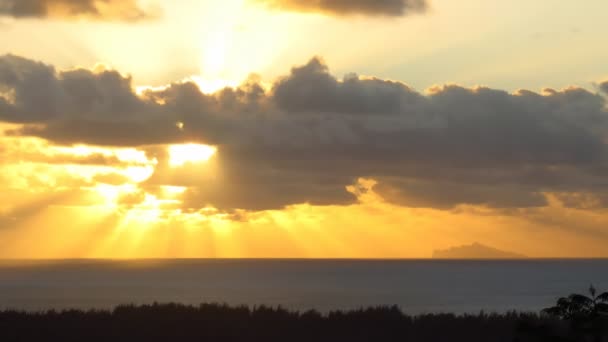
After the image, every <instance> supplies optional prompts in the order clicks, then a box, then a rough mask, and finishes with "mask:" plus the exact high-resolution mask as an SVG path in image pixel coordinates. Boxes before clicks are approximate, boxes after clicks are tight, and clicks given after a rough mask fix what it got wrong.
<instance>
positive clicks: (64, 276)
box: [0, 260, 608, 314]
mask: <svg viewBox="0 0 608 342" xmlns="http://www.w3.org/2000/svg"><path fill="white" fill-rule="evenodd" d="M591 283H593V284H594V285H595V286H596V287H597V288H598V290H599V291H608V260H518V261H436V260H425V261H415V260H405V261H402V260H378V261H369V260H360V261H358V260H142V261H102V260H70V261H0V309H6V308H11V309H19V310H36V311H37V310H44V309H64V308H79V309H91V308H96V309H107V308H112V307H114V306H116V305H119V304H127V303H134V304H143V303H153V302H161V303H165V302H178V303H185V304H195V305H196V304H199V303H203V302H205V303H208V302H212V303H228V304H232V305H240V304H245V305H250V306H253V305H260V304H265V305H272V306H279V305H280V306H282V307H285V308H289V309H294V310H307V309H317V310H320V311H323V312H327V311H330V310H335V309H355V308H359V307H366V306H378V305H398V306H400V307H401V308H402V310H403V311H404V312H407V313H411V314H419V313H436V312H454V313H465V312H467V313H477V312H479V311H480V310H484V311H489V312H504V311H508V310H521V311H538V310H540V309H542V308H545V307H547V306H550V305H551V304H553V303H554V302H555V300H556V298H557V297H559V296H563V295H567V294H570V293H572V292H586V291H587V289H588V288H589V285H590V284H591Z"/></svg>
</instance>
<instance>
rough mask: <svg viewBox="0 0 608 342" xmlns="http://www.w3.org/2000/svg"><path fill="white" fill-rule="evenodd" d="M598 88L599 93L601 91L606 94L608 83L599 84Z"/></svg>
mask: <svg viewBox="0 0 608 342" xmlns="http://www.w3.org/2000/svg"><path fill="white" fill-rule="evenodd" d="M599 88H600V90H601V91H603V92H604V93H605V94H608V81H604V82H600V84H599Z"/></svg>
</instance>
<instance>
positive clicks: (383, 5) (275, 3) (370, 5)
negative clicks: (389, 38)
mask: <svg viewBox="0 0 608 342" xmlns="http://www.w3.org/2000/svg"><path fill="white" fill-rule="evenodd" d="M251 1H253V2H257V3H259V4H262V5H265V6H267V7H270V8H274V9H278V10H286V11H297V12H321V13H327V14H331V15H338V16H345V15H365V16H392V17H398V16H405V15H408V14H411V13H415V12H423V11H425V10H426V8H427V6H428V5H427V1H426V0H251Z"/></svg>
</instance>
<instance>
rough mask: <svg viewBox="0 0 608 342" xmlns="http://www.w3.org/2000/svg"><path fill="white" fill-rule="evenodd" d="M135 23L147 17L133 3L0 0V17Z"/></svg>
mask: <svg viewBox="0 0 608 342" xmlns="http://www.w3.org/2000/svg"><path fill="white" fill-rule="evenodd" d="M1 15H4V16H10V17H14V18H63V19H69V18H80V17H85V18H90V19H96V20H125V21H137V20H141V19H144V18H147V17H149V16H150V13H147V12H146V11H144V10H143V9H142V8H140V7H139V6H138V4H137V1H136V0H0V16H1Z"/></svg>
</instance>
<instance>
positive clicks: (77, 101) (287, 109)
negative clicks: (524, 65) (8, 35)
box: [0, 56, 608, 210]
mask: <svg viewBox="0 0 608 342" xmlns="http://www.w3.org/2000/svg"><path fill="white" fill-rule="evenodd" d="M0 89H4V90H5V92H7V93H11V94H13V95H12V98H13V100H12V101H10V100H7V101H5V109H4V110H3V111H1V112H0V118H2V120H4V121H10V122H16V123H22V124H23V125H22V127H21V128H19V129H16V130H13V131H12V132H11V134H13V135H35V136H39V137H42V138H46V139H49V140H52V141H54V142H60V143H77V142H78V143H89V144H98V145H113V146H146V145H159V144H167V143H179V142H201V143H206V144H212V145H216V146H217V147H218V151H219V153H218V155H217V158H216V159H215V161H214V163H216V164H217V169H218V171H217V174H216V176H214V177H211V176H210V175H208V174H207V171H206V170H205V168H208V166H201V169H196V168H189V169H188V170H179V169H171V168H169V167H168V166H167V165H166V162H167V156H166V153H165V152H163V150H162V149H158V148H150V155H151V156H154V157H156V158H157V159H158V160H159V162H160V164H159V167H158V169H157V171H156V174H155V175H154V176H153V177H152V179H151V180H150V181H149V182H148V184H147V185H148V186H158V185H163V184H173V185H184V186H188V187H189V190H188V192H187V193H186V206H187V207H188V208H191V209H196V208H200V207H204V206H206V205H214V206H217V207H219V208H221V209H236V208H240V209H256V210H257V209H268V208H280V207H282V206H285V205H290V204H297V203H304V202H308V203H314V204H348V203H353V202H354V201H355V200H356V198H355V197H354V196H353V195H352V194H351V193H348V192H347V191H346V190H345V188H346V186H349V185H351V184H353V183H355V182H356V181H357V179H358V178H373V179H375V180H377V181H378V185H377V186H376V187H375V190H376V191H378V192H379V193H380V194H381V195H382V196H384V197H385V198H386V199H387V200H388V201H390V202H392V203H397V204H402V205H408V206H415V207H440V208H449V207H453V206H454V205H457V204H478V205H487V206H491V207H500V208H518V207H533V206H541V205H544V204H545V203H546V200H545V196H544V195H543V193H545V192H559V193H562V194H569V193H589V194H591V195H594V196H598V198H599V197H601V198H606V194H607V193H608V181H607V179H606V174H607V173H606V171H607V170H608V149H607V147H608V146H607V143H606V142H607V141H608V140H607V137H608V113H607V111H606V98H605V97H603V96H602V95H600V94H598V93H594V92H591V91H588V90H585V89H582V88H567V89H563V90H553V89H545V90H544V91H543V92H542V93H540V94H539V93H536V92H532V91H527V90H521V91H518V92H516V93H509V92H506V91H502V90H496V89H490V88H483V87H481V88H465V87H461V86H457V85H447V86H437V87H434V88H432V89H430V90H429V91H428V92H427V93H425V94H423V93H419V92H416V91H415V90H413V89H411V88H409V87H407V86H406V85H404V84H401V83H398V82H393V81H385V80H381V79H373V78H362V77H357V76H355V75H349V76H346V77H345V78H343V79H338V78H336V77H334V76H332V75H331V74H330V72H329V70H328V68H327V67H326V66H325V65H324V64H323V63H322V61H321V60H319V59H316V58H315V59H313V60H311V61H310V62H309V63H308V64H306V65H303V66H299V67H295V68H293V69H292V70H291V73H290V74H289V75H287V76H285V77H283V78H280V79H279V80H277V81H276V82H275V83H274V85H273V86H272V87H271V90H270V91H265V90H264V89H263V88H262V87H261V86H260V85H259V84H258V83H257V82H256V81H255V79H252V80H250V81H248V82H247V83H245V84H244V85H242V86H241V87H239V88H237V89H224V90H222V91H219V92H217V93H215V94H211V95H206V94H203V93H201V92H200V90H199V89H198V88H197V87H196V86H195V85H194V84H192V83H175V84H172V85H170V86H169V87H167V88H166V89H164V90H160V91H148V92H147V93H145V94H143V95H142V96H137V95H136V94H135V93H134V91H133V87H132V85H131V79H130V78H128V77H125V76H122V75H121V74H119V73H117V72H115V71H105V72H102V73H93V72H90V71H87V70H76V71H67V72H61V71H57V70H55V69H54V68H52V67H50V66H47V65H44V64H40V63H37V62H33V61H29V60H27V59H23V58H19V57H15V56H5V57H2V58H0ZM177 122H181V123H183V125H184V126H183V129H179V128H178V127H177V126H176V123H177Z"/></svg>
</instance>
